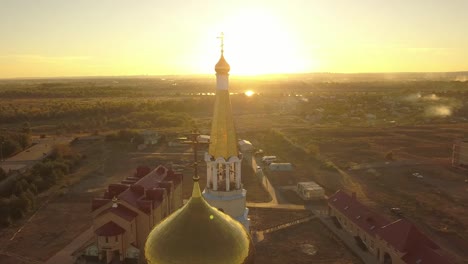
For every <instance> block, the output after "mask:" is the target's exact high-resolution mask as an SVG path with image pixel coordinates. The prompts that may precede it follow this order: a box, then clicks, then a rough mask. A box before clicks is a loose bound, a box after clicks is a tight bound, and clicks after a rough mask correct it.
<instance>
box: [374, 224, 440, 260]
mask: <svg viewBox="0 0 468 264" xmlns="http://www.w3.org/2000/svg"><path fill="white" fill-rule="evenodd" d="M379 235H380V236H381V237H382V238H383V239H384V240H385V241H387V242H388V243H389V244H390V245H392V247H394V248H395V249H397V250H398V251H400V252H407V251H408V250H409V249H411V248H413V247H414V246H416V245H421V244H424V245H426V246H427V247H429V248H432V249H438V248H439V247H438V246H437V245H436V244H435V243H434V242H433V241H432V240H430V239H429V238H428V237H426V236H425V235H424V234H422V233H421V232H420V231H419V230H418V229H417V228H416V227H415V226H414V225H413V224H412V223H410V222H409V221H408V220H405V219H398V220H397V221H395V222H392V223H390V224H388V225H385V226H382V227H381V228H380V229H379Z"/></svg>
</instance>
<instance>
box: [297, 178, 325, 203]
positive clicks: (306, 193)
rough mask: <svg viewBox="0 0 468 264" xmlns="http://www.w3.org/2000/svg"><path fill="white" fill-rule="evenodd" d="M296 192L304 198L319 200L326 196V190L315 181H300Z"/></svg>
mask: <svg viewBox="0 0 468 264" xmlns="http://www.w3.org/2000/svg"><path fill="white" fill-rule="evenodd" d="M296 192H297V194H298V195H299V196H300V197H301V198H302V199H303V200H319V199H323V198H324V197H325V190H324V189H323V188H322V186H320V185H318V184H317V183H316V182H313V181H310V182H298V183H297V189H296Z"/></svg>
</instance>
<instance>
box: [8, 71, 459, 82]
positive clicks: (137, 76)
mask: <svg viewBox="0 0 468 264" xmlns="http://www.w3.org/2000/svg"><path fill="white" fill-rule="evenodd" d="M443 73H445V74H447V73H464V74H468V70H459V71H427V72H426V71H401V72H300V73H263V74H236V75H234V78H236V77H242V78H255V77H264V76H275V75H276V76H281V75H283V76H287V75H314V74H339V75H360V74H443ZM208 75H212V74H211V73H194V74H135V75H67V76H44V77H39V76H31V77H0V80H44V79H103V78H142V77H146V78H148V77H149V78H158V77H175V76H177V77H180V76H192V77H197V76H198V77H201V76H208ZM213 75H216V73H213Z"/></svg>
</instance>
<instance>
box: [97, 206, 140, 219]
mask: <svg viewBox="0 0 468 264" xmlns="http://www.w3.org/2000/svg"><path fill="white" fill-rule="evenodd" d="M107 213H111V214H115V215H117V216H119V217H121V218H123V219H125V220H127V221H132V220H133V219H134V218H135V217H136V216H137V215H138V214H137V213H136V212H134V211H132V210H131V209H129V208H127V207H126V206H124V205H123V204H118V205H117V207H110V208H108V209H106V210H104V211H102V212H101V213H100V214H99V215H103V214H107Z"/></svg>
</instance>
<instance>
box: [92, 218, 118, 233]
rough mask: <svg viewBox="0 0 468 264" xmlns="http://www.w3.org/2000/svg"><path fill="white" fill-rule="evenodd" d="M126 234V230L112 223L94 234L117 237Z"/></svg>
mask: <svg viewBox="0 0 468 264" xmlns="http://www.w3.org/2000/svg"><path fill="white" fill-rule="evenodd" d="M124 232H125V229H123V228H122V227H120V226H119V225H118V224H116V223H114V222H112V221H110V222H107V223H106V224H104V225H102V226H101V227H99V228H98V229H96V230H94V233H96V235H98V236H116V235H120V234H123V233H124Z"/></svg>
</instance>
